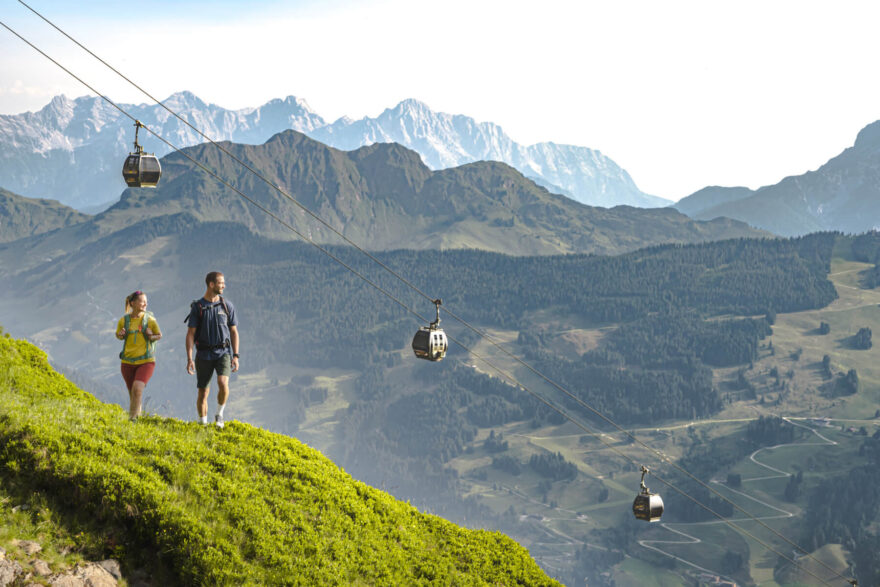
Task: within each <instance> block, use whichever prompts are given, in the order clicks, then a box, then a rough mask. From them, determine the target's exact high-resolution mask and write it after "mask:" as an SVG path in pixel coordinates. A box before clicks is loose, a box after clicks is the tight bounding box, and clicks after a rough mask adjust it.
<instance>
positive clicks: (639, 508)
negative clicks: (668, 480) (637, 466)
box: [633, 465, 663, 522]
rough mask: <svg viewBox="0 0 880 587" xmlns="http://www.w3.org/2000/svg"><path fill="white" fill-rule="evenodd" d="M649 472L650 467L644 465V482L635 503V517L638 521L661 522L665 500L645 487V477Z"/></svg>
mask: <svg viewBox="0 0 880 587" xmlns="http://www.w3.org/2000/svg"><path fill="white" fill-rule="evenodd" d="M649 472H650V471H649V469H648V467H646V466H645V465H642V482H641V483H640V484H639V494H638V495H637V496H636V499H635V501H633V515H634V516H635V517H636V519H637V520H644V521H645V522H659V521H660V516H662V515H663V500H662V499H661V498H660V496H659V495H657V494H656V493H651V490H650V489H648V486H647V485H645V475H647V474H648V473H649Z"/></svg>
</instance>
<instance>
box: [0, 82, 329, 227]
mask: <svg viewBox="0 0 880 587" xmlns="http://www.w3.org/2000/svg"><path fill="white" fill-rule="evenodd" d="M164 103H165V104H166V105H167V106H168V108H170V109H171V110H173V111H174V112H177V113H178V114H179V115H180V116H181V117H183V118H184V119H186V120H188V121H189V122H190V123H191V124H192V125H194V126H195V127H196V128H199V129H201V130H202V131H203V132H204V133H205V134H206V135H208V136H210V137H211V138H213V139H215V140H231V141H235V142H240V143H262V142H264V141H266V139H268V138H269V137H271V136H272V135H274V134H276V133H279V132H281V131H284V130H287V129H291V128H293V129H296V130H300V131H302V132H308V131H311V130H313V129H315V128H318V127H320V126H323V125H324V124H325V121H324V119H322V118H321V117H320V116H318V115H317V114H315V113H314V112H312V111H311V109H310V108H309V106H308V104H306V103H305V101H303V100H300V99H297V98H295V97H293V96H289V97H288V98H286V99H284V100H272V101H271V102H268V103H267V104H264V105H263V106H261V107H259V108H246V109H242V110H227V109H225V108H221V107H219V106H217V105H214V104H206V103H205V102H203V101H202V100H200V99H199V98H198V97H196V96H195V95H193V94H191V93H190V92H180V93H177V94H174V95H172V96H171V97H170V98H168V99H167V100H165V102H164ZM120 106H121V107H122V108H123V109H124V110H126V111H127V112H130V113H131V114H132V115H133V116H135V118H137V119H138V120H140V121H141V122H143V123H144V124H145V125H147V126H148V127H150V128H152V129H155V130H156V132H158V133H159V134H161V135H162V136H163V137H165V138H166V139H167V140H168V141H170V142H171V143H173V144H175V145H177V146H178V147H185V146H191V145H195V144H198V143H202V142H204V139H203V138H202V137H200V136H198V134H196V133H195V132H194V131H193V130H192V129H190V128H188V127H187V126H186V125H185V124H183V123H182V122H181V121H179V120H177V119H176V118H175V117H173V116H172V115H171V114H170V113H169V112H168V111H167V110H165V109H164V108H162V107H161V106H158V105H155V104H149V105H148V104H139V105H131V104H122V105H120ZM139 142H140V143H141V145H142V146H143V147H144V150H146V151H147V152H152V153H156V154H157V155H159V156H162V155H165V154H167V153H168V152H169V151H170V150H171V148H170V147H168V146H167V145H166V144H165V143H163V142H161V141H159V140H158V139H156V138H155V137H153V136H151V135H150V134H149V133H147V132H146V131H141V133H140V135H139ZM133 143H134V123H133V122H132V121H131V120H130V119H129V118H128V117H127V116H125V115H124V114H123V113H122V112H120V111H119V110H117V109H116V108H114V107H113V106H111V105H110V104H108V103H107V102H106V101H104V100H103V99H101V98H95V97H82V98H77V99H75V100H70V99H68V98H67V97H65V96H57V97H55V98H53V99H52V101H51V102H50V103H49V104H48V105H47V106H46V107H44V108H43V109H42V110H40V111H39V112H27V113H24V114H18V115H0V186H2V187H4V188H7V189H10V190H12V191H15V192H18V193H20V194H24V195H27V196H30V197H52V198H55V199H57V200H59V201H60V202H62V203H64V204H67V205H69V206H73V207H75V208H78V209H80V210H86V211H88V210H90V209H91V210H96V209H100V208H103V207H106V205H108V204H109V203H111V202H113V201H115V200H117V199H119V195H120V194H121V193H122V191H123V190H124V189H125V183H124V182H123V180H122V162H123V161H124V160H125V156H126V155H127V154H128V152H129V151H131V150H132V149H133Z"/></svg>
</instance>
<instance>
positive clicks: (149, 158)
mask: <svg viewBox="0 0 880 587" xmlns="http://www.w3.org/2000/svg"><path fill="white" fill-rule="evenodd" d="M142 126H143V124H141V121H140V120H136V121H135V123H134V127H135V130H134V153H129V154H128V157H127V158H126V159H125V163H124V164H123V165H122V178H123V179H124V180H125V183H126V185H128V187H130V188H154V187H156V186H157V185H159V178H160V177H161V176H162V166H161V165H159V159H158V158H156V156H155V155H153V154H152V153H144V148H143V147H141V146H140V144H138V131H139V130H140V129H141V127H142Z"/></svg>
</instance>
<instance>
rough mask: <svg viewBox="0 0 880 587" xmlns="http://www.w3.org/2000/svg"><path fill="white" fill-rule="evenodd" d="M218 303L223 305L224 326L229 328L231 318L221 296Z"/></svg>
mask: <svg viewBox="0 0 880 587" xmlns="http://www.w3.org/2000/svg"><path fill="white" fill-rule="evenodd" d="M220 303H221V304H223V311H224V312H226V325H227V326H229V321H230V320H232V316H230V315H229V306H227V305H226V300H224V299H223V296H220Z"/></svg>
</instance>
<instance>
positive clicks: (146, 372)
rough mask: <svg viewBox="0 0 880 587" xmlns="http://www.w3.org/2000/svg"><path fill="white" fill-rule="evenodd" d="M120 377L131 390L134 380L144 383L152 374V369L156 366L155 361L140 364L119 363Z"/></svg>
mask: <svg viewBox="0 0 880 587" xmlns="http://www.w3.org/2000/svg"><path fill="white" fill-rule="evenodd" d="M121 365H122V367H121V371H122V378H123V379H125V386H126V387H127V388H128V390H129V391H131V386H132V385H134V382H135V381H143V382H144V385H146V384H147V381H149V380H150V377H152V376H153V369H155V368H156V363H155V361H151V362H149V363H141V364H140V365H129V364H128V363H122V364H121Z"/></svg>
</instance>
